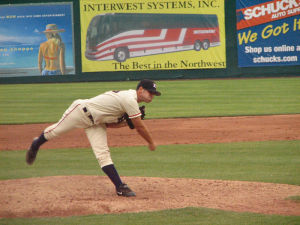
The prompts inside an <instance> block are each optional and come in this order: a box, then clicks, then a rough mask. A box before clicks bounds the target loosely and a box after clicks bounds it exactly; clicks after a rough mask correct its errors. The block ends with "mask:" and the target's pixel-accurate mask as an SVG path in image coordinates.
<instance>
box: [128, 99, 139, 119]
mask: <svg viewBox="0 0 300 225" xmlns="http://www.w3.org/2000/svg"><path fill="white" fill-rule="evenodd" d="M124 108H125V112H126V113H127V114H128V117H129V119H133V118H136V117H139V116H141V115H142V114H141V111H140V109H139V105H138V103H137V101H135V100H134V99H130V101H127V102H126V104H124Z"/></svg>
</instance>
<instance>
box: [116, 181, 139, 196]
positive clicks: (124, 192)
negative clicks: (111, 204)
mask: <svg viewBox="0 0 300 225" xmlns="http://www.w3.org/2000/svg"><path fill="white" fill-rule="evenodd" d="M117 195H119V196H124V197H135V196H136V194H135V193H134V192H133V191H132V190H131V189H130V188H129V187H128V185H127V184H121V185H120V186H119V187H118V188H117Z"/></svg>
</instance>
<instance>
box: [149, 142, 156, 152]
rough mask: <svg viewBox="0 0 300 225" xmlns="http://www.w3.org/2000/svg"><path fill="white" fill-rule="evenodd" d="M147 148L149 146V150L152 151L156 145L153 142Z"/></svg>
mask: <svg viewBox="0 0 300 225" xmlns="http://www.w3.org/2000/svg"><path fill="white" fill-rule="evenodd" d="M148 148H149V150H150V151H154V150H155V149H156V145H155V144H154V143H152V144H149V145H148Z"/></svg>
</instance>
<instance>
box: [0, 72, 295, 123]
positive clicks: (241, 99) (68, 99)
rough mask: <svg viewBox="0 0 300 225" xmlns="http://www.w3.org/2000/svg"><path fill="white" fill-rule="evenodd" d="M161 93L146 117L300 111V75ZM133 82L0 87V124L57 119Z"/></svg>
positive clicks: (188, 83) (201, 83)
mask: <svg viewBox="0 0 300 225" xmlns="http://www.w3.org/2000/svg"><path fill="white" fill-rule="evenodd" d="M157 83H158V89H159V90H161V92H162V96H160V97H156V98H155V99H154V101H153V103H151V104H150V105H149V106H148V107H147V109H146V110H147V111H146V113H147V118H169V117H204V116H236V115H266V114H293V113H300V88H299V86H300V78H275V79H240V80H239V79H236V80H176V81H158V82H157ZM136 84H137V82H133V81H126V82H95V83H94V82H93V83H64V84H18V85H1V86H0V124H22V123H40V122H55V121H57V120H58V119H59V118H60V117H61V115H62V113H63V112H64V111H65V110H66V108H67V107H68V106H69V105H70V104H71V103H72V101H73V100H75V99H78V98H82V99H84V98H90V97H94V96H96V95H98V94H101V93H103V92H105V91H108V90H121V89H129V88H131V89H135V87H136Z"/></svg>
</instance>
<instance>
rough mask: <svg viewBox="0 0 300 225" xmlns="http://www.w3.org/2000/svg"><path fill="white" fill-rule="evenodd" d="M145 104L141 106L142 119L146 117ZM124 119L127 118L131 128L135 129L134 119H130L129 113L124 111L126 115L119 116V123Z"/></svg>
mask: <svg viewBox="0 0 300 225" xmlns="http://www.w3.org/2000/svg"><path fill="white" fill-rule="evenodd" d="M145 108H146V107H145V106H144V105H143V106H141V107H139V109H140V111H141V114H142V115H141V119H142V120H143V119H144V118H145V115H146V114H145ZM123 120H126V122H127V125H128V126H129V128H130V129H134V128H135V127H134V125H133V123H132V121H131V119H129V116H128V114H127V113H124V115H123V116H122V117H121V118H119V123H120V122H122V121H123Z"/></svg>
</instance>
